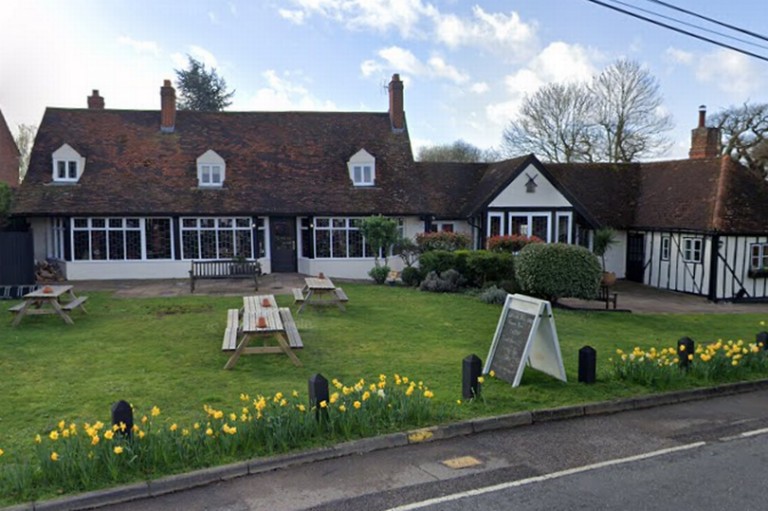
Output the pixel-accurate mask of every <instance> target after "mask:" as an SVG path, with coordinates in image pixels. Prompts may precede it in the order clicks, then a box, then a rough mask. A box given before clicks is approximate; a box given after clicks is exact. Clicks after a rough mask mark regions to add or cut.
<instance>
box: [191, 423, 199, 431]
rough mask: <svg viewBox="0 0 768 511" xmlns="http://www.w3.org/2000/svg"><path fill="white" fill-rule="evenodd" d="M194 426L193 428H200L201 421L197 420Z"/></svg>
mask: <svg viewBox="0 0 768 511" xmlns="http://www.w3.org/2000/svg"><path fill="white" fill-rule="evenodd" d="M192 427H193V428H195V429H200V423H199V422H195V423H194V424H193V425H192Z"/></svg>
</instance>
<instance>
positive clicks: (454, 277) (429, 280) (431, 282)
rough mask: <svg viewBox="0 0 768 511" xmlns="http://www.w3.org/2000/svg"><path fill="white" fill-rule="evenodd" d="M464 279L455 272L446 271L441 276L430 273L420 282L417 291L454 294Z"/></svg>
mask: <svg viewBox="0 0 768 511" xmlns="http://www.w3.org/2000/svg"><path fill="white" fill-rule="evenodd" d="M463 281H464V279H463V278H462V277H461V274H460V273H459V272H457V271H456V270H447V271H444V272H443V273H441V274H438V273H437V272H434V271H431V272H429V274H427V277H426V278H425V279H424V280H423V281H422V282H421V285H420V286H419V289H421V290H422V291H429V292H432V293H456V292H457V291H458V290H459V288H460V287H461V286H462V285H463Z"/></svg>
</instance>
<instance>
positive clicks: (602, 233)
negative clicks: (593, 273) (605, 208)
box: [592, 227, 618, 287]
mask: <svg viewBox="0 0 768 511" xmlns="http://www.w3.org/2000/svg"><path fill="white" fill-rule="evenodd" d="M617 241H618V240H617V239H616V231H614V230H613V229H612V228H610V227H601V228H600V229H598V230H596V231H595V238H594V240H593V242H592V252H594V253H595V255H597V256H598V257H599V258H600V261H601V262H602V265H603V280H602V284H603V285H604V286H606V287H611V286H612V285H614V284H615V283H616V274H615V273H614V272H612V271H606V270H605V253H606V252H608V249H609V248H611V245H615V244H616V243H617Z"/></svg>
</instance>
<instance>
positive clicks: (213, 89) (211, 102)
mask: <svg viewBox="0 0 768 511" xmlns="http://www.w3.org/2000/svg"><path fill="white" fill-rule="evenodd" d="M187 58H188V59H189V67H188V68H187V69H176V70H175V71H176V85H177V86H178V89H179V101H178V107H179V110H196V111H199V112H219V111H221V110H224V109H225V108H227V107H228V106H229V105H231V104H232V96H234V94H235V91H232V92H227V82H225V81H224V78H221V77H220V76H219V75H217V74H216V69H211V70H210V71H208V70H207V69H205V64H203V63H202V62H200V61H199V60H195V59H194V58H192V57H190V56H189V55H187Z"/></svg>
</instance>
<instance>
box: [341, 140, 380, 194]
mask: <svg viewBox="0 0 768 511" xmlns="http://www.w3.org/2000/svg"><path fill="white" fill-rule="evenodd" d="M347 171H348V172H349V179H350V181H352V185H353V186H355V187H360V188H366V187H372V186H376V158H375V157H374V156H373V155H372V154H371V153H369V152H368V151H366V150H365V149H360V150H359V151H358V152H356V153H355V154H354V155H352V157H351V158H350V159H349V161H347Z"/></svg>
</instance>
